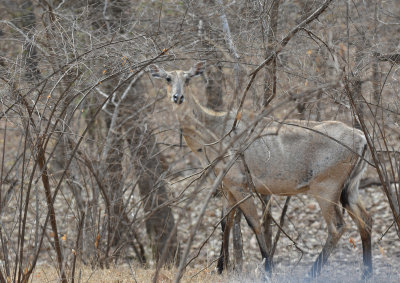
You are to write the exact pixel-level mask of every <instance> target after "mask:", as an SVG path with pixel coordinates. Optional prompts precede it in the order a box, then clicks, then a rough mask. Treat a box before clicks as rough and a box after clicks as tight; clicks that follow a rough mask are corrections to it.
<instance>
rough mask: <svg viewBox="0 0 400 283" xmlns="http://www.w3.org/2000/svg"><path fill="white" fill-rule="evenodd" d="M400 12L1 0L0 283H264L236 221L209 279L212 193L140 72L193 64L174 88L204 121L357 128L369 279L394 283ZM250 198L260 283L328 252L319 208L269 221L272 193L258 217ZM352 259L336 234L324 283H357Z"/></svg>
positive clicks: (328, 4)
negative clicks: (227, 251) (210, 117)
mask: <svg viewBox="0 0 400 283" xmlns="http://www.w3.org/2000/svg"><path fill="white" fill-rule="evenodd" d="M399 9H400V6H399V5H398V3H397V1H394V0H393V1H370V0H368V1H345V2H343V1H339V2H338V1H323V0H318V1H306V0H304V1H303V0H301V1H289V0H288V1H284V0H279V1H278V0H265V1H244V0H243V1H242V0H240V1H224V0H214V1H213V0H201V1H172V0H164V1H147V0H143V1H142V0H138V1H128V0H90V1H78V0H72V1H61V0H53V1H48V0H47V1H45V0H38V1H30V0H17V1H2V2H1V3H0V15H1V20H0V132H1V135H0V145H1V146H0V150H1V158H0V218H1V221H0V242H1V249H0V282H1V283H2V282H8V281H11V282H54V281H62V282H63V283H64V282H85V281H88V282H101V281H103V282H113V281H114V282H150V281H153V282H163V281H164V282H172V281H175V282H176V281H179V279H180V278H182V281H184V282H186V281H187V282H193V281H194V282H205V281H210V282H211V281H212V282H224V281H230V282H231V281H235V280H237V281H238V282H242V281H245V280H249V281H252V280H256V279H258V278H259V276H260V275H259V273H257V272H255V270H256V269H257V270H258V269H259V266H260V265H261V258H260V257H259V251H258V248H257V243H256V240H255V238H254V237H253V236H252V234H251V233H250V230H249V228H248V227H247V225H245V224H243V223H244V221H242V222H243V223H242V225H240V222H238V220H239V219H240V218H241V215H240V212H239V211H236V213H237V214H236V226H235V227H236V228H234V231H233V234H234V239H235V240H234V241H233V242H232V244H233V246H234V247H235V248H234V249H232V253H231V257H232V256H233V255H234V256H233V257H234V259H232V261H231V270H234V271H228V273H227V274H224V275H222V277H219V276H217V275H216V274H214V273H215V267H216V262H217V260H218V257H219V252H220V244H221V232H220V226H219V222H220V221H221V209H222V196H221V194H220V193H218V192H219V186H218V185H219V184H218V183H216V181H215V178H213V175H214V173H215V172H213V171H212V170H210V169H212V166H207V167H204V166H203V165H204V164H203V165H201V164H200V163H199V161H198V160H197V159H196V157H195V156H194V155H193V154H192V153H191V152H190V150H189V148H188V147H187V146H186V144H185V142H184V141H182V136H181V131H180V127H179V125H178V121H177V119H176V117H175V116H174V113H172V111H171V101H170V98H169V97H166V93H167V91H166V87H165V86H164V83H161V82H158V81H156V80H154V79H153V78H152V77H151V76H150V75H149V72H148V67H149V65H151V64H153V63H157V64H158V65H160V66H162V67H164V68H165V69H166V70H172V69H189V67H190V66H192V65H193V63H194V62H196V61H200V60H202V61H206V65H207V68H206V70H205V72H204V74H203V75H202V76H201V77H199V78H198V79H196V80H195V81H193V82H191V85H190V87H189V89H188V90H187V91H190V93H191V94H193V95H194V96H195V97H197V99H198V100H199V101H200V103H201V104H202V105H204V106H207V107H208V108H210V109H213V111H223V110H234V111H237V115H236V117H235V118H236V121H239V120H241V119H247V118H249V119H250V118H251V119H252V118H254V117H258V116H257V115H260V113H266V112H268V115H270V116H271V117H274V119H276V120H279V121H285V120H286V119H288V118H290V119H302V120H307V121H323V120H337V121H342V122H344V123H346V124H347V125H350V126H354V127H356V128H359V129H361V130H362V131H363V134H364V136H365V137H366V139H367V142H368V150H369V153H370V158H369V159H368V160H367V161H368V162H369V167H368V170H367V173H366V174H365V176H364V179H363V180H362V182H361V187H362V189H361V195H362V199H363V200H364V202H365V204H366V207H367V210H368V211H369V213H370V214H371V215H372V216H373V218H374V228H373V234H372V235H373V240H372V246H373V249H372V253H373V264H374V274H375V275H374V276H375V277H373V278H375V279H376V281H385V282H386V281H393V282H394V281H395V280H393V278H398V277H399V273H398V267H399V266H398V265H397V262H398V258H399V256H400V254H399V252H398V251H399V248H400V247H399V234H400V233H399V231H400V230H399V228H400V217H399V215H400V210H399V209H400V206H399V199H400V192H399V172H400V161H399V154H398V152H399V141H400V138H399V137H400V128H399V123H400V122H399V101H400V100H399V91H400V84H399V82H398V61H399V60H398V58H399V55H398V54H399V51H398V46H397V43H398V42H399V40H398V38H397V37H398V35H399V34H400V33H399V32H398V26H399V25H398V23H399V18H398V16H397V15H398V14H399ZM262 111H264V112H262ZM228 150H229V148H228ZM210 164H213V162H210ZM206 176H207V177H206ZM213 189H215V191H216V192H217V193H215V194H211V191H212V190H213ZM211 195H212V197H211ZM208 196H210V201H209V203H208V204H207V205H205V204H206V202H205V200H206V199H207V197H208ZM252 197H253V198H254V199H255V200H256V203H257V206H258V211H259V215H260V217H261V216H263V217H264V219H263V223H264V235H265V240H266V244H267V246H268V249H269V251H271V250H272V249H271V248H272V246H273V244H274V239H277V238H279V241H277V244H276V245H277V246H276V251H275V253H273V252H272V253H270V256H271V260H272V261H273V262H274V271H273V275H272V279H276V281H277V282H278V281H279V282H281V281H285V280H287V281H289V282H290V281H291V280H293V281H295V279H296V278H299V277H301V276H303V275H304V274H305V273H306V270H308V268H309V266H310V264H311V263H312V262H313V261H314V260H315V257H316V255H317V254H318V253H319V252H320V250H321V248H322V246H323V243H324V241H325V238H326V232H325V230H326V227H325V224H323V222H322V221H321V217H320V212H319V210H318V206H316V204H315V202H313V201H312V200H311V199H309V198H308V196H303V195H302V196H298V197H292V198H291V199H290V201H288V206H287V212H286V213H283V214H282V208H283V207H284V204H285V201H286V199H285V198H284V197H275V196H274V197H272V199H271V201H270V206H269V207H268V206H265V204H266V203H267V202H268V198H267V199H264V205H263V204H262V201H260V200H258V198H257V197H256V196H252ZM202 211H204V214H202ZM263 212H265V213H263ZM268 212H270V213H268ZM271 216H272V217H271ZM281 219H282V229H279V228H278V225H277V224H276V223H279V222H280V220H281ZM273 220H275V222H274V221H273ZM345 220H346V223H350V222H351V221H350V218H349V216H348V214H347V213H345ZM240 226H241V227H240ZM278 231H280V232H278ZM278 234H280V236H279V237H276V236H277V235H278ZM285 234H286V235H285ZM289 237H290V238H289ZM189 239H190V241H189ZM231 241H232V240H231ZM296 246H297V248H296ZM298 248H300V249H301V250H302V251H303V254H301V253H300V252H299V249H298ZM185 251H186V252H185ZM361 253H362V251H361V240H360V239H359V237H358V236H357V231H356V230H355V229H354V227H353V228H350V227H349V229H348V231H347V232H345V234H344V235H343V237H342V239H341V241H339V243H338V250H337V251H336V252H335V253H334V254H333V255H332V257H331V258H330V260H329V263H330V264H329V265H328V269H327V271H326V272H325V273H324V272H323V273H322V275H321V282H322V281H323V280H325V279H331V280H333V281H335V280H336V279H334V278H337V281H341V280H342V279H343V278H346V277H345V276H346V275H349V274H351V275H352V276H351V280H349V281H352V280H353V281H357V280H359V275H360V274H361V271H360V268H361V266H362V260H361V256H360V255H361ZM164 266H172V269H166V268H164ZM177 266H180V268H179V267H177ZM186 266H187V268H185V267H186ZM240 266H242V272H238V270H240ZM197 273H198V274H199V275H196V274H197ZM356 277H357V278H356ZM342 281H343V280H342Z"/></svg>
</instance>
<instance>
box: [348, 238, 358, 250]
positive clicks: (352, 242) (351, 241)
mask: <svg viewBox="0 0 400 283" xmlns="http://www.w3.org/2000/svg"><path fill="white" fill-rule="evenodd" d="M349 243H350V244H352V245H353V249H355V248H356V242H355V241H354V239H353V238H352V237H350V239H349Z"/></svg>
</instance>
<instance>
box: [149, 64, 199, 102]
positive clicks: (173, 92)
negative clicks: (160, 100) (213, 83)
mask: <svg viewBox="0 0 400 283" xmlns="http://www.w3.org/2000/svg"><path fill="white" fill-rule="evenodd" d="M149 69H150V73H151V75H152V76H153V77H155V78H158V79H165V80H166V81H167V84H168V95H169V96H170V97H171V101H172V102H173V103H175V104H177V105H180V104H182V103H183V102H184V101H185V88H186V86H188V84H189V82H190V79H191V78H193V77H197V76H199V75H201V74H202V73H203V72H204V69H205V62H204V61H200V62H197V63H196V64H194V66H193V67H192V68H191V69H190V70H189V71H182V70H176V71H170V72H167V71H165V70H164V69H162V68H160V67H158V66H157V65H154V64H153V65H150V66H149Z"/></svg>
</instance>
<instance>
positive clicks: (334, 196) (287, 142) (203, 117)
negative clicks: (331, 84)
mask: <svg viewBox="0 0 400 283" xmlns="http://www.w3.org/2000/svg"><path fill="white" fill-rule="evenodd" d="M204 67H205V66H204V62H198V63H197V64H195V65H194V66H193V67H192V68H191V69H190V70H189V71H187V72H184V71H173V72H166V71H164V70H163V69H161V68H159V67H158V66H156V65H151V66H150V71H151V73H152V75H153V76H154V77H158V78H164V79H166V81H167V83H168V91H169V95H170V97H171V100H172V101H173V102H174V103H173V107H174V109H173V110H174V113H175V114H176V115H177V119H178V120H179V122H180V127H181V130H182V133H183V136H184V138H185V141H186V142H187V144H188V146H189V147H190V148H191V150H192V151H193V152H194V153H195V154H196V155H197V156H198V157H199V158H200V160H201V161H202V162H203V163H204V164H210V162H213V161H214V160H216V159H217V158H219V159H222V160H221V162H218V163H216V166H215V168H214V170H215V171H216V173H218V171H219V170H221V169H222V168H223V167H224V161H226V160H228V158H227V157H229V156H231V155H232V154H235V153H237V152H241V154H240V158H238V159H237V161H236V163H235V164H234V166H233V167H232V168H231V169H230V170H229V172H228V173H227V174H226V176H225V178H224V186H223V187H224V195H225V196H226V198H227V201H228V204H229V207H233V206H234V205H235V204H237V203H238V202H240V201H242V200H243V199H244V198H246V197H247V196H248V195H249V194H250V190H249V189H251V188H253V186H250V188H249V184H250V183H252V184H254V188H255V190H256V191H257V192H258V193H259V194H261V195H268V194H275V195H285V196H289V195H295V194H298V193H307V194H310V195H312V196H314V197H315V199H316V200H317V202H318V203H319V205H320V207H321V211H322V215H323V217H324V219H325V221H326V223H327V227H328V238H327V240H326V243H325V245H324V247H323V249H322V251H321V253H320V254H319V256H318V258H317V259H316V261H315V262H314V264H313V266H312V268H311V271H310V274H309V275H310V276H312V277H315V276H317V275H318V274H319V273H320V271H321V268H322V266H323V265H324V264H325V263H326V261H327V259H328V257H329V255H330V254H331V252H332V250H333V249H334V247H335V246H336V244H337V242H338V240H339V239H340V237H341V235H342V234H343V232H344V228H345V225H344V220H343V216H342V212H341V207H340V204H339V201H341V202H342V205H343V206H344V207H345V208H346V210H347V211H348V212H349V214H350V216H351V217H352V219H353V220H354V222H355V223H356V224H357V227H358V229H359V232H360V235H361V239H362V245H363V261H364V268H363V277H368V276H370V275H371V274H372V257H371V228H372V220H371V218H370V217H369V215H368V213H367V212H366V210H365V208H364V206H363V204H362V202H361V201H360V199H359V194H358V186H359V181H360V178H361V175H362V173H363V171H364V169H365V166H366V163H365V162H364V160H363V159H364V156H365V155H366V148H367V143H366V140H365V138H364V136H363V134H362V133H361V132H360V131H359V130H356V129H354V128H351V127H349V126H347V125H345V124H343V123H341V122H336V121H325V122H308V121H300V120H286V121H284V122H282V123H281V122H277V121H274V120H273V119H272V118H263V119H262V120H261V121H258V122H257V121H256V122H255V121H253V120H254V118H251V117H242V118H241V119H240V122H239V124H238V126H237V127H236V128H235V129H233V130H232V125H233V122H234V120H235V117H236V112H215V111H213V110H211V109H208V108H206V107H204V106H202V105H201V104H200V103H199V102H198V101H197V99H196V98H195V97H194V96H192V95H191V94H190V93H187V92H185V87H186V86H187V85H188V83H189V80H190V78H192V77H194V76H197V75H200V74H201V73H202V72H203V70H204ZM228 133H229V134H228ZM229 207H228V208H227V209H226V211H229V210H230V209H229ZM239 208H240V210H241V211H242V212H243V214H244V216H245V218H246V220H247V222H248V224H249V225H250V227H251V228H252V230H253V232H254V233H255V235H256V237H257V241H258V244H259V247H260V251H261V255H262V258H263V259H265V269H266V270H267V271H268V270H270V262H269V261H270V260H269V258H268V251H267V247H266V244H265V240H264V237H263V235H262V231H261V224H260V219H259V217H258V214H257V211H256V206H255V203H254V199H253V198H249V199H247V200H245V201H243V202H242V203H240V205H239ZM232 222H233V212H231V213H230V214H229V215H227V218H226V221H225V223H224V227H223V231H224V236H223V248H222V251H221V256H220V259H219V262H218V269H219V271H222V269H223V268H224V267H226V266H227V264H228V243H229V233H230V230H231V226H232Z"/></svg>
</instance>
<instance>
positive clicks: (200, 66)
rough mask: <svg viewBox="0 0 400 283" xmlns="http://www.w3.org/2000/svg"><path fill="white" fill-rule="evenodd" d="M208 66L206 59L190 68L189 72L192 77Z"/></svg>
mask: <svg viewBox="0 0 400 283" xmlns="http://www.w3.org/2000/svg"><path fill="white" fill-rule="evenodd" d="M205 68H206V61H199V62H197V63H196V64H194V65H193V67H192V68H190V70H189V72H188V74H189V76H190V77H197V76H199V75H201V74H202V73H203V72H204V70H205Z"/></svg>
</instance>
